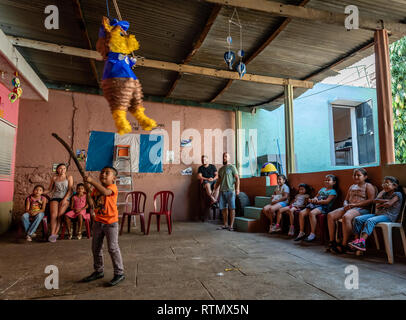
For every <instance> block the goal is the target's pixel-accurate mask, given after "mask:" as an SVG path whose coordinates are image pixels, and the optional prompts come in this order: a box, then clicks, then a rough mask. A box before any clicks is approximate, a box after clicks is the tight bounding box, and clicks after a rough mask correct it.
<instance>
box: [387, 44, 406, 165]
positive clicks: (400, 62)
mask: <svg viewBox="0 0 406 320" xmlns="http://www.w3.org/2000/svg"><path fill="white" fill-rule="evenodd" d="M390 60H391V72H392V97H393V129H394V136H395V156H396V162H400V163H406V37H405V38H402V39H400V40H399V41H396V42H395V43H393V44H392V45H391V47H390Z"/></svg>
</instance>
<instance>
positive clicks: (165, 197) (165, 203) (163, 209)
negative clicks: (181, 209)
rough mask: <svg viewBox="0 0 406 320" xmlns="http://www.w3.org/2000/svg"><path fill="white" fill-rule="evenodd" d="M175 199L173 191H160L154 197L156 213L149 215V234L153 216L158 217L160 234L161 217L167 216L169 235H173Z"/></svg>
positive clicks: (157, 222)
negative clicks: (158, 206)
mask: <svg viewBox="0 0 406 320" xmlns="http://www.w3.org/2000/svg"><path fill="white" fill-rule="evenodd" d="M158 198H159V203H160V209H159V211H158V210H157V199H158ZM173 198H174V195H173V192H172V191H160V192H158V193H156V194H155V195H154V211H152V212H150V213H149V218H148V230H147V234H149V227H150V225H151V216H152V215H156V225H157V230H158V232H159V229H160V223H161V215H165V216H166V221H167V224H168V233H169V234H171V232H172V204H173Z"/></svg>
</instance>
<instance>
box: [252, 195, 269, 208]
mask: <svg viewBox="0 0 406 320" xmlns="http://www.w3.org/2000/svg"><path fill="white" fill-rule="evenodd" d="M270 203H271V197H259V196H257V197H255V207H257V208H263V207H265V206H266V205H267V204H270Z"/></svg>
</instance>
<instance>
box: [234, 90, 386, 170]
mask: <svg viewBox="0 0 406 320" xmlns="http://www.w3.org/2000/svg"><path fill="white" fill-rule="evenodd" d="M339 99H340V100H341V99H342V100H351V101H359V102H364V101H368V100H372V104H373V118H374V130H375V149H376V156H377V161H376V163H375V164H371V166H372V165H377V164H378V163H379V138H378V117H377V100H376V90H375V89H369V88H361V87H350V86H339V87H337V86H333V85H327V84H320V83H319V84H317V85H315V86H314V88H313V89H311V90H308V91H307V92H305V93H304V94H303V95H301V96H300V97H298V98H296V99H295V101H294V137H295V153H296V161H297V163H296V164H297V167H296V170H297V172H299V173H304V172H317V171H325V170H338V169H347V168H350V167H345V166H335V165H332V159H331V142H330V120H329V106H330V103H331V102H333V101H336V100H339ZM284 121H285V120H284V106H283V105H282V106H281V107H279V108H278V109H276V110H274V111H266V110H259V111H257V113H256V114H254V115H252V114H249V113H245V112H243V113H242V128H243V129H246V130H247V129H257V148H258V152H257V153H258V156H261V155H266V154H277V153H278V148H277V141H279V145H280V152H281V154H282V161H283V165H285V159H284V154H285V125H284ZM247 141H249V139H248V134H247V135H246V137H245V144H244V145H245V146H246V143H247ZM249 176H251V170H250V169H249V165H248V164H247V163H245V164H243V177H249Z"/></svg>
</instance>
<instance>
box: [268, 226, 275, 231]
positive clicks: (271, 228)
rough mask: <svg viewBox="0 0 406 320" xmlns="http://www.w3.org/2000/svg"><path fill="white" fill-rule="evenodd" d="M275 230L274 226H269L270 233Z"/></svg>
mask: <svg viewBox="0 0 406 320" xmlns="http://www.w3.org/2000/svg"><path fill="white" fill-rule="evenodd" d="M274 228H275V225H274V224H271V225H269V231H268V233H272V230H273V229H274Z"/></svg>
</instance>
